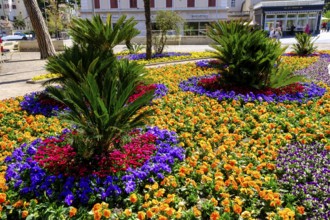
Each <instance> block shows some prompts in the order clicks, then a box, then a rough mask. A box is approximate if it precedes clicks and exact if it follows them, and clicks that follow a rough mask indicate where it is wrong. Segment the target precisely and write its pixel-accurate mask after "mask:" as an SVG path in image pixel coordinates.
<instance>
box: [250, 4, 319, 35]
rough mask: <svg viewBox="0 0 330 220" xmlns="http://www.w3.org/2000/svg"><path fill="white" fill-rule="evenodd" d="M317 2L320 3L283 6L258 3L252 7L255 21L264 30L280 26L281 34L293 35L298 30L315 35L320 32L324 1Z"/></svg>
mask: <svg viewBox="0 0 330 220" xmlns="http://www.w3.org/2000/svg"><path fill="white" fill-rule="evenodd" d="M278 2H280V1H278ZM318 2H320V4H307V5H284V6H279V5H278V4H277V5H276V6H271V5H263V4H259V5H256V6H255V7H254V16H255V21H256V22H257V23H259V24H261V25H262V28H263V29H264V30H266V31H271V30H272V29H275V28H280V29H281V30H282V32H283V36H290V35H292V36H294V35H295V33H299V32H306V33H310V34H312V35H317V34H319V33H320V28H321V27H320V24H321V13H322V10H323V6H324V3H323V4H322V2H324V1H318ZM306 3H307V2H306ZM314 3H315V1H314ZM258 6H261V7H258Z"/></svg>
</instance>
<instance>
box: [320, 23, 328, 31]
mask: <svg viewBox="0 0 330 220" xmlns="http://www.w3.org/2000/svg"><path fill="white" fill-rule="evenodd" d="M321 30H322V31H323V32H325V31H326V30H327V22H323V23H322V28H321Z"/></svg>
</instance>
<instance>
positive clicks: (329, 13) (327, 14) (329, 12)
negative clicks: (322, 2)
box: [323, 3, 330, 19]
mask: <svg viewBox="0 0 330 220" xmlns="http://www.w3.org/2000/svg"><path fill="white" fill-rule="evenodd" d="M328 4H329V3H328ZM329 6H330V5H329ZM323 17H325V18H328V19H330V11H326V12H325V13H324V14H323Z"/></svg>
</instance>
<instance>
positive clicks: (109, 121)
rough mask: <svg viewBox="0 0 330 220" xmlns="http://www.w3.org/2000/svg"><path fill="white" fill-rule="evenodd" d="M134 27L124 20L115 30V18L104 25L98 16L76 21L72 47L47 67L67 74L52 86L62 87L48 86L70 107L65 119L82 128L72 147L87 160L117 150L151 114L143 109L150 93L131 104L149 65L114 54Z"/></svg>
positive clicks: (52, 92) (57, 56)
mask: <svg viewBox="0 0 330 220" xmlns="http://www.w3.org/2000/svg"><path fill="white" fill-rule="evenodd" d="M134 23H135V22H133V21H132V19H129V20H128V21H126V20H125V17H124V16H123V17H121V18H120V19H119V21H118V23H117V25H115V26H114V28H112V27H111V17H108V20H107V22H106V23H105V24H103V22H102V20H101V18H100V17H99V16H97V17H94V18H93V19H92V21H88V20H75V21H74V25H73V27H72V30H71V33H72V34H73V38H74V45H73V47H71V48H66V50H65V51H64V52H63V53H61V54H58V55H56V56H55V57H52V58H50V59H49V60H48V62H47V64H46V69H47V70H48V71H50V72H52V73H59V74H61V75H62V77H60V78H57V79H53V80H52V81H49V82H47V84H49V83H54V82H56V83H59V84H60V85H62V88H58V87H53V86H49V87H48V90H49V93H50V95H51V96H52V97H53V98H54V99H56V100H58V101H59V102H61V103H63V104H64V105H66V106H68V107H69V108H70V111H68V112H66V113H65V114H64V115H63V116H62V117H64V119H65V120H67V121H68V122H69V123H70V124H71V125H73V126H74V127H75V128H76V129H77V130H78V135H76V136H73V137H72V138H73V140H72V141H73V143H72V145H73V147H74V148H76V151H77V153H78V154H79V156H80V157H81V158H83V159H86V160H88V159H89V158H91V157H92V156H93V155H94V154H95V153H101V152H104V151H108V150H111V148H114V147H117V146H116V145H115V144H114V143H113V142H114V140H115V139H116V138H118V137H121V136H122V135H124V134H125V133H126V132H127V131H130V130H132V129H133V128H136V127H139V126H142V125H143V124H144V123H143V118H144V116H146V115H147V114H148V113H149V112H148V111H145V112H143V113H138V111H139V109H140V108H141V107H142V106H144V105H146V104H149V103H150V101H151V99H152V94H151V93H148V94H146V95H144V96H142V97H140V98H139V99H137V100H136V101H134V102H133V103H128V99H129V97H130V96H131V95H132V94H133V93H134V92H135V88H136V86H137V85H138V84H139V83H140V82H141V81H142V77H143V76H144V66H142V65H139V64H137V63H136V62H129V61H128V60H127V59H123V60H118V59H117V57H116V56H114V54H113V51H112V49H113V47H114V46H116V45H117V44H118V43H120V42H121V41H122V40H123V39H125V37H126V36H127V35H126V33H127V32H128V31H129V30H132V28H134V25H133V24H134ZM84 24H86V26H84Z"/></svg>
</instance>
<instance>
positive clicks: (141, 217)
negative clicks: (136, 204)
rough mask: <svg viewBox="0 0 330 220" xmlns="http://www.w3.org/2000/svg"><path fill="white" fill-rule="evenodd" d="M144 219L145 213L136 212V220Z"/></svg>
mask: <svg viewBox="0 0 330 220" xmlns="http://www.w3.org/2000/svg"><path fill="white" fill-rule="evenodd" d="M145 218H146V213H145V212H143V211H139V212H138V219H139V220H144V219H145Z"/></svg>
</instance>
